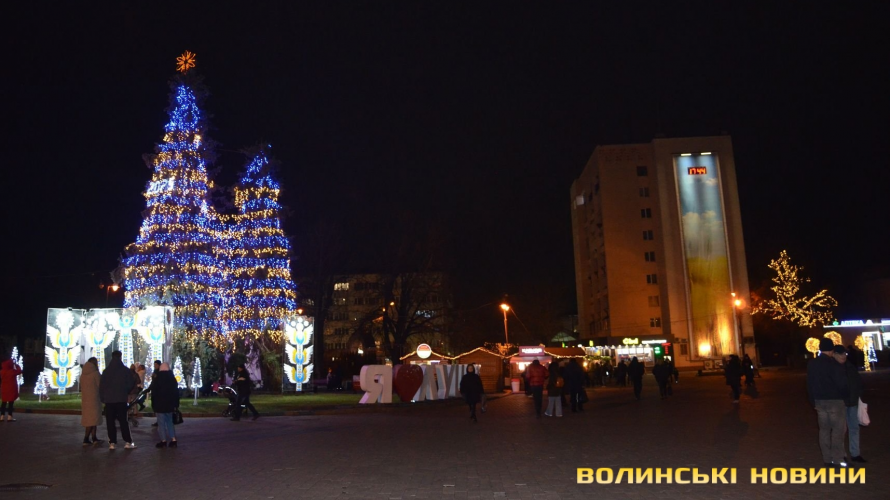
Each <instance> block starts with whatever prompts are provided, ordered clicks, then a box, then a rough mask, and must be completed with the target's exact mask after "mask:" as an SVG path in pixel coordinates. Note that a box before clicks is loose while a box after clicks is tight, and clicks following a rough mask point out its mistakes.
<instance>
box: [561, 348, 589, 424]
mask: <svg viewBox="0 0 890 500" xmlns="http://www.w3.org/2000/svg"><path fill="white" fill-rule="evenodd" d="M563 378H564V379H565V381H566V385H567V386H568V387H569V398H571V401H572V412H579V411H584V400H585V399H586V398H587V394H584V396H582V395H581V393H582V392H584V368H581V365H579V364H578V360H577V359H575V358H572V359H570V360H569V364H567V365H566V367H565V370H563Z"/></svg>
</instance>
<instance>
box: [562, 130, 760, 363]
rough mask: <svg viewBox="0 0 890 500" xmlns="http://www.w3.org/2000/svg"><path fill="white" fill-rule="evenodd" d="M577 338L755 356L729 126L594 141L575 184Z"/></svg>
mask: <svg viewBox="0 0 890 500" xmlns="http://www.w3.org/2000/svg"><path fill="white" fill-rule="evenodd" d="M571 203H572V232H573V238H574V252H575V275H576V291H577V297H578V313H579V320H578V333H579V341H581V342H583V343H584V344H585V345H587V344H588V343H590V342H592V343H594V344H596V345H622V343H623V341H624V339H626V338H634V339H637V338H638V339H639V340H640V342H643V341H649V342H648V343H661V344H662V345H663V346H664V349H663V350H662V352H663V356H670V357H671V358H672V359H673V360H674V361H675V363H676V364H677V366H689V367H696V366H699V367H705V368H707V367H711V366H714V364H715V362H716V361H718V360H722V358H724V357H727V356H729V355H730V354H739V355H741V354H743V353H744V352H747V353H748V354H750V355H751V356H752V358H753V357H754V355H755V346H754V341H753V334H752V331H753V330H752V325H751V319H750V314H749V313H750V309H749V305H748V304H747V303H746V299H747V297H748V296H749V291H748V273H747V264H746V262H745V245H744V238H743V234H742V221H741V215H740V212H739V197H738V188H737V184H736V174H735V161H734V156H733V150H732V141H731V139H730V137H729V136H726V135H724V136H714V137H690V138H677V139H666V138H657V139H654V140H653V141H652V142H651V143H648V144H627V145H610V146H598V147H597V148H596V149H595V150H594V152H593V154H592V156H591V157H590V160H589V161H588V163H587V165H586V166H585V168H584V171H583V172H582V174H581V176H580V177H579V178H578V179H577V180H575V182H573V184H572V188H571Z"/></svg>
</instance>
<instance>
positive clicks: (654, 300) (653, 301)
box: [649, 295, 659, 307]
mask: <svg viewBox="0 0 890 500" xmlns="http://www.w3.org/2000/svg"><path fill="white" fill-rule="evenodd" d="M658 306H659V304H658V295H650V296H649V307H658Z"/></svg>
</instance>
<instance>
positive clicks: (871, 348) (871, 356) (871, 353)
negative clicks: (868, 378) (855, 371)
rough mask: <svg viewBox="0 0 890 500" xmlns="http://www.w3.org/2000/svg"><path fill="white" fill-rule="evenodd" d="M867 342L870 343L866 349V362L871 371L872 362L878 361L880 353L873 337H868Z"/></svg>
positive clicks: (868, 369)
mask: <svg viewBox="0 0 890 500" xmlns="http://www.w3.org/2000/svg"><path fill="white" fill-rule="evenodd" d="M865 342H866V344H868V347H867V349H866V350H865V359H866V363H865V364H866V365H868V366H867V368H866V370H867V371H871V364H872V363H877V362H878V353H877V352H875V343H874V342H872V340H871V339H867V340H866V341H865Z"/></svg>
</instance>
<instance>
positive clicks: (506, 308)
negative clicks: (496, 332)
mask: <svg viewBox="0 0 890 500" xmlns="http://www.w3.org/2000/svg"><path fill="white" fill-rule="evenodd" d="M509 310H510V306H508V305H507V304H501V311H504V341H505V343H506V344H509V343H510V335H509V333H508V332H507V311H509Z"/></svg>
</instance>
